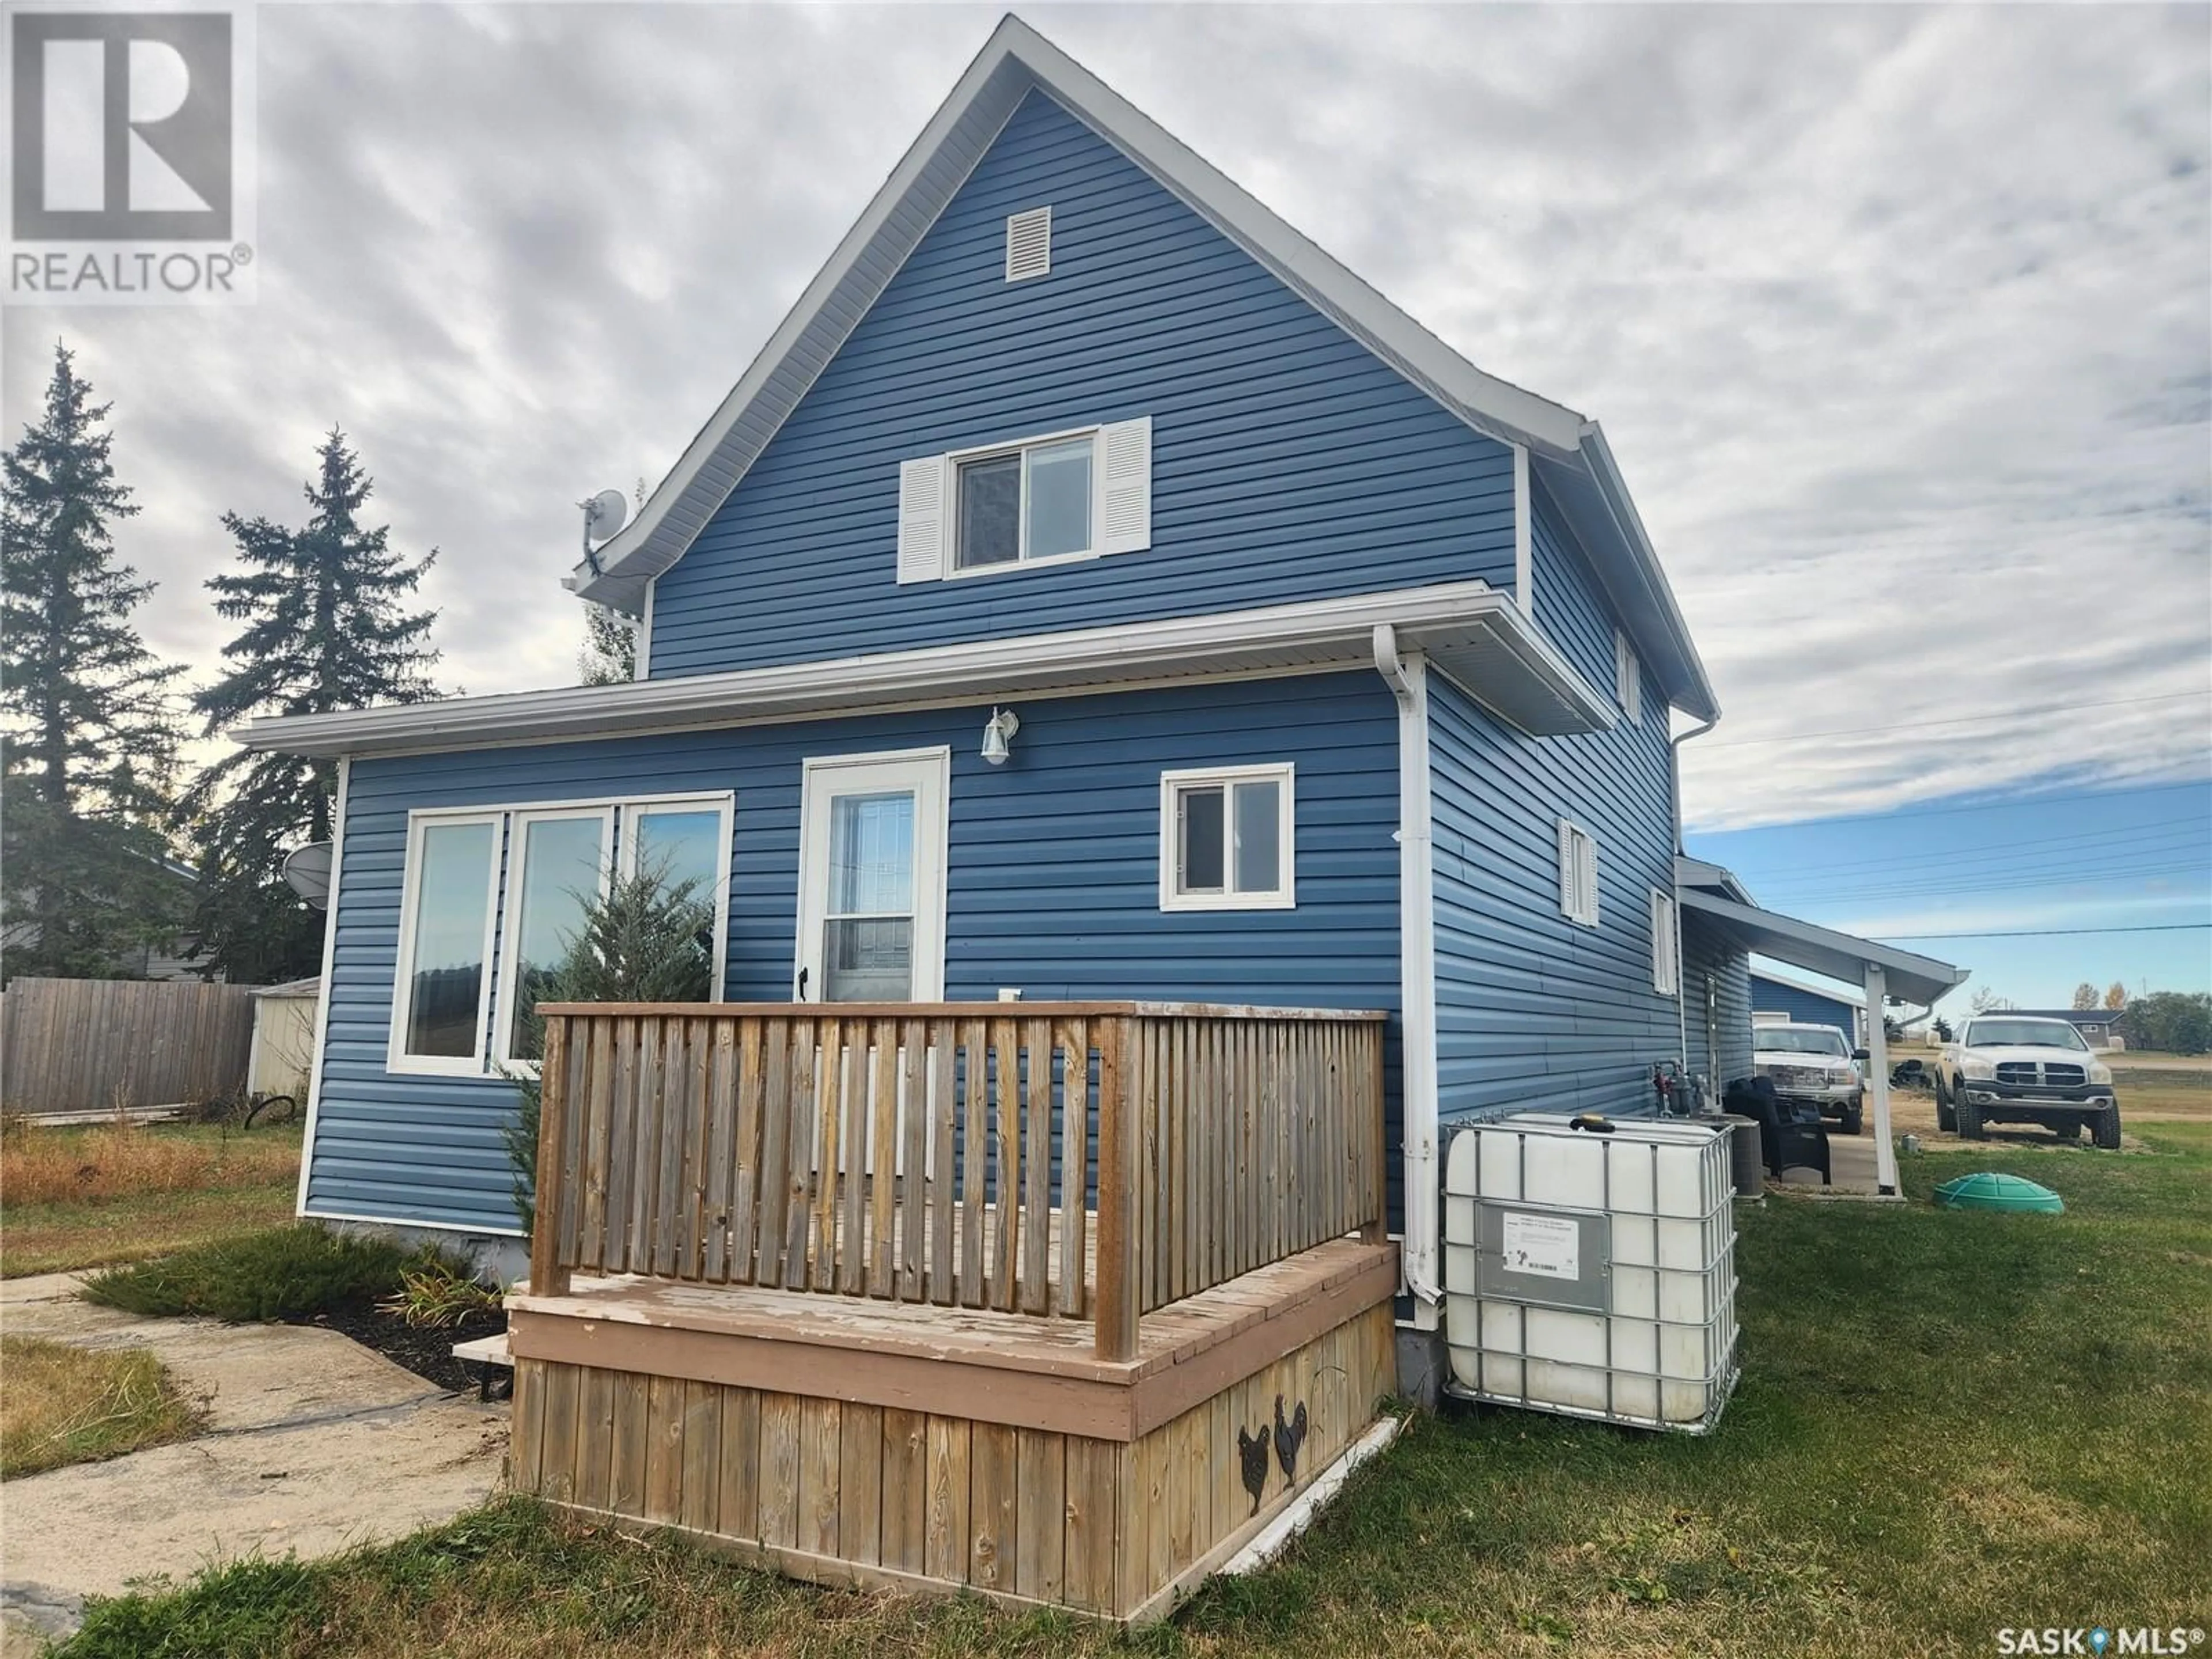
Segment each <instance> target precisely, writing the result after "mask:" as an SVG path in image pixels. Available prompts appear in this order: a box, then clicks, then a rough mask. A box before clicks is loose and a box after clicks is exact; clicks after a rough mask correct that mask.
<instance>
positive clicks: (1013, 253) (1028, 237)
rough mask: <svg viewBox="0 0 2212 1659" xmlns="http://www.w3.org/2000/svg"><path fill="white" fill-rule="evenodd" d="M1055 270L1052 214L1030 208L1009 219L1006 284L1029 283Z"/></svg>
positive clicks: (1045, 209)
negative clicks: (1036, 277) (1034, 277)
mask: <svg viewBox="0 0 2212 1659" xmlns="http://www.w3.org/2000/svg"><path fill="white" fill-rule="evenodd" d="M1051 270H1052V210H1051V209H1050V208H1048V207H1041V208H1030V209H1029V210H1026V211H1024V212H1021V213H1010V214H1008V215H1007V216H1006V280H1007V281H1008V282H1010V283H1021V282H1026V281H1028V280H1029V279H1030V277H1032V276H1047V275H1048V274H1050V272H1051Z"/></svg>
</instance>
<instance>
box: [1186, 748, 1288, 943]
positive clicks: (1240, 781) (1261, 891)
mask: <svg viewBox="0 0 2212 1659" xmlns="http://www.w3.org/2000/svg"><path fill="white" fill-rule="evenodd" d="M1291 783H1292V769H1291V768H1290V767H1288V766H1239V767H1230V768H1226V769H1222V770H1218V771H1208V772H1166V773H1163V774H1161V776H1160V908H1162V909H1163V910H1265V909H1288V908H1291V906H1292V904H1293V903H1294V902H1295V899H1294V896H1293V892H1292V885H1293V882H1292V876H1293V848H1292V836H1291V825H1292V822H1293V819H1294V816H1295V814H1294V811H1293V805H1292V799H1291Z"/></svg>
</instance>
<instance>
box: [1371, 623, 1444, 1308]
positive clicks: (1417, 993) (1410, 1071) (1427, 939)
mask: <svg viewBox="0 0 2212 1659" xmlns="http://www.w3.org/2000/svg"><path fill="white" fill-rule="evenodd" d="M1375 671H1376V673H1378V674H1380V675H1381V676H1382V677H1383V684H1385V685H1387V686H1389V688H1390V695H1391V696H1392V697H1393V698H1394V699H1395V700H1396V702H1397V704H1398V985H1399V994H1400V998H1401V1002H1402V1004H1403V1014H1402V1020H1403V1024H1404V1031H1405V1043H1404V1048H1405V1057H1404V1063H1403V1065H1402V1066H1401V1082H1402V1085H1403V1091H1404V1095H1405V1111H1404V1120H1405V1141H1406V1146H1405V1159H1406V1176H1405V1185H1406V1236H1405V1243H1404V1246H1403V1248H1402V1249H1401V1250H1400V1251H1399V1258H1398V1259H1399V1270H1400V1272H1401V1273H1402V1274H1403V1275H1404V1277H1405V1281H1406V1289H1407V1291H1408V1292H1410V1293H1411V1294H1412V1296H1413V1328H1415V1329H1416V1330H1424V1331H1432V1330H1434V1329H1436V1328H1437V1325H1438V1324H1439V1323H1440V1322H1441V1320H1442V1316H1443V1292H1442V1291H1440V1290H1439V1289H1438V1288H1437V1195H1438V1192H1439V1185H1440V1176H1439V1174H1438V1171H1437V951H1436V866H1435V855H1434V849H1433V848H1432V846H1431V838H1430V823H1431V817H1430V800H1429V682H1428V664H1427V662H1426V660H1425V659H1424V658H1423V657H1422V656H1421V654H1420V653H1419V652H1415V653H1412V654H1411V655H1410V656H1408V657H1407V658H1404V659H1401V658H1400V656H1399V655H1398V634H1397V630H1396V629H1394V628H1393V627H1391V625H1390V624H1389V623H1376V625H1375Z"/></svg>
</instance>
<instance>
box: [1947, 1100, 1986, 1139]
mask: <svg viewBox="0 0 2212 1659" xmlns="http://www.w3.org/2000/svg"><path fill="white" fill-rule="evenodd" d="M1952 1111H1953V1115H1955V1116H1956V1117H1957V1118H1958V1120H1959V1135H1960V1139H1965V1140H1987V1139H1989V1138H1990V1132H1989V1131H1988V1130H1987V1129H1986V1128H1984V1127H1983V1125H1982V1109H1981V1108H1980V1107H1978V1106H1977V1105H1975V1104H1974V1103H1973V1102H1972V1101H1971V1100H1964V1099H1962V1100H1960V1102H1959V1103H1958V1104H1957V1105H1956V1106H1954V1108H1952Z"/></svg>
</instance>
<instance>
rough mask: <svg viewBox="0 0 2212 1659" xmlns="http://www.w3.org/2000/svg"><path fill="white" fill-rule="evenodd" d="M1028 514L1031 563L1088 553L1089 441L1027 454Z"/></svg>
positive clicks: (1036, 450)
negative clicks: (1028, 456)
mask: <svg viewBox="0 0 2212 1659" xmlns="http://www.w3.org/2000/svg"><path fill="white" fill-rule="evenodd" d="M1029 513H1030V549H1029V556H1030V557H1031V558H1032V559H1049V558H1053V557H1055V556H1058V555H1060V554H1063V553H1083V552H1087V551H1089V550H1090V547H1091V440H1090V439H1088V438H1078V439H1077V440H1076V441H1074V442H1073V443H1065V444H1050V445H1048V446H1046V447H1044V448H1042V449H1033V450H1031V451H1030V503H1029Z"/></svg>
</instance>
